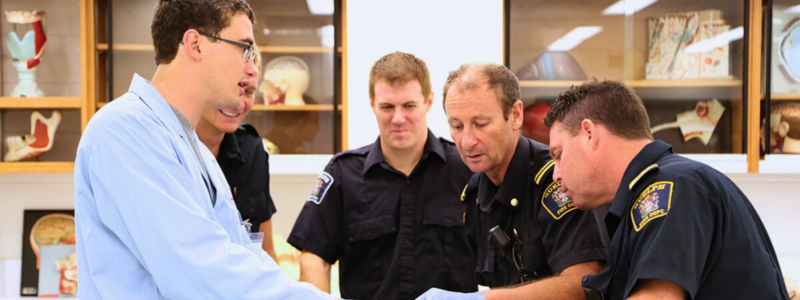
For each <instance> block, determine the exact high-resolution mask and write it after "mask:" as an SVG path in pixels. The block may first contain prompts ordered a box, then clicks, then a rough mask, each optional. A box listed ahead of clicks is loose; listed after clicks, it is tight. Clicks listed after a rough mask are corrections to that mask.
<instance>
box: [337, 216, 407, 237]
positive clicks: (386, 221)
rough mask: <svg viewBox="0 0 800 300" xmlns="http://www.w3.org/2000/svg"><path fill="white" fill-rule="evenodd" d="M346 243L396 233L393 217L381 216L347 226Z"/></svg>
mask: <svg viewBox="0 0 800 300" xmlns="http://www.w3.org/2000/svg"><path fill="white" fill-rule="evenodd" d="M347 232H348V236H347V241H348V242H358V241H368V240H374V239H376V238H378V237H380V236H382V235H385V234H389V233H395V232H397V225H396V224H395V222H394V216H383V217H377V218H372V219H369V220H364V221H361V222H358V223H354V224H350V225H347Z"/></svg>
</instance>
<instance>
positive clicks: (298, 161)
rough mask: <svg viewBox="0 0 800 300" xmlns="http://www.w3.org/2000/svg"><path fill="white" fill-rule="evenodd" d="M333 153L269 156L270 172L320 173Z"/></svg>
mask: <svg viewBox="0 0 800 300" xmlns="http://www.w3.org/2000/svg"><path fill="white" fill-rule="evenodd" d="M331 158H333V155H329V154H326V155H290V154H276V155H270V156H269V173H270V174H319V173H322V171H323V170H325V166H326V165H328V162H329V161H330V160H331Z"/></svg>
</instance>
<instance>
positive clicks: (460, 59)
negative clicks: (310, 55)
mask: <svg viewBox="0 0 800 300" xmlns="http://www.w3.org/2000/svg"><path fill="white" fill-rule="evenodd" d="M502 32H503V1H502V0H446V1H444V0H437V1H428V0H406V1H375V0H348V1H347V51H348V53H347V58H348V63H347V73H348V74H347V89H348V99H347V101H348V109H349V112H348V119H349V120H348V124H349V125H348V126H349V127H348V128H349V129H348V139H349V141H348V147H349V148H350V149H354V148H358V147H361V146H364V145H367V144H370V143H372V142H374V141H375V139H376V138H377V137H378V125H377V123H376V121H375V115H374V114H373V113H372V110H371V109H370V106H369V71H370V69H371V68H372V65H373V64H374V63H375V61H377V60H378V59H379V58H381V57H382V56H384V55H386V54H389V53H392V52H395V51H402V52H408V53H411V54H414V55H415V56H417V57H419V58H420V59H422V60H424V61H425V63H426V64H427V65H428V70H429V71H430V74H431V87H432V90H433V92H434V101H433V107H432V108H431V111H430V113H428V127H429V128H431V130H432V131H433V133H434V134H436V135H437V136H440V137H445V138H447V139H450V131H449V129H448V126H447V121H446V119H445V116H444V110H443V109H442V88H443V87H444V82H445V80H446V79H447V74H448V73H449V72H450V71H452V70H455V69H457V68H458V67H459V66H461V65H462V64H464V63H469V62H494V63H500V64H502V63H503V35H502Z"/></svg>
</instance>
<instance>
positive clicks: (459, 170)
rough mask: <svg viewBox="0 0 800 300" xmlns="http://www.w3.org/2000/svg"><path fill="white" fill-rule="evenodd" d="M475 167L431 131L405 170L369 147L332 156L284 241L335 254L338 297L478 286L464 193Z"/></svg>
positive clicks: (331, 258) (330, 258) (330, 257)
mask: <svg viewBox="0 0 800 300" xmlns="http://www.w3.org/2000/svg"><path fill="white" fill-rule="evenodd" d="M471 175H472V172H471V171H470V170H469V168H467V166H466V165H464V163H463V161H462V160H461V157H460V156H459V155H458V150H457V149H456V147H455V145H454V144H453V143H451V142H448V141H445V140H441V139H437V138H436V137H435V136H434V135H433V133H431V132H430V131H428V138H427V141H426V143H425V148H424V150H423V154H422V158H421V159H420V161H419V163H417V166H416V167H415V168H414V170H413V171H412V172H411V175H410V176H406V175H404V174H403V173H401V172H399V171H397V170H395V169H394V168H392V167H391V166H390V165H389V164H388V163H387V162H386V159H385V158H384V156H383V153H382V152H381V146H380V139H378V140H377V141H376V142H375V143H373V144H372V145H369V146H366V147H362V148H359V149H355V150H350V151H345V152H342V153H340V154H337V155H336V156H334V158H333V159H331V161H330V163H329V164H328V166H327V167H326V168H325V172H323V173H322V174H321V175H320V178H319V180H317V185H316V186H315V187H314V188H313V190H312V192H311V195H310V196H309V198H308V201H307V202H306V204H305V206H304V207H303V210H302V211H301V212H300V216H299V217H298V218H297V222H296V223H295V225H294V228H293V229H292V233H291V235H290V236H289V239H288V242H289V243H290V244H292V245H293V246H295V247H297V248H298V249H301V250H305V251H309V252H312V253H314V254H316V255H318V256H319V257H321V258H322V259H324V260H325V261H327V262H328V263H331V264H332V263H334V262H336V261H337V260H339V263H340V264H339V282H340V290H341V293H342V298H348V299H382V300H386V299H415V298H416V297H417V296H419V295H421V294H422V293H424V292H425V291H427V290H428V289H430V288H431V287H438V288H441V289H445V290H451V291H460V292H472V291H477V284H476V283H475V278H474V276H473V273H472V270H473V269H474V264H473V256H474V253H473V251H472V249H473V248H471V247H470V244H469V242H468V240H467V235H466V232H465V231H464V221H463V220H464V213H465V209H466V208H465V205H464V203H463V202H462V201H461V198H460V196H461V191H462V188H463V187H464V185H465V184H466V183H467V181H468V180H469V178H470V176H471Z"/></svg>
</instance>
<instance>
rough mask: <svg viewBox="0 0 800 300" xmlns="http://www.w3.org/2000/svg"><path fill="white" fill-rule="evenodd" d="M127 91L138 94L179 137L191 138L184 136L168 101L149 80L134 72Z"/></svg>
mask: <svg viewBox="0 0 800 300" xmlns="http://www.w3.org/2000/svg"><path fill="white" fill-rule="evenodd" d="M128 91H129V92H131V93H133V94H135V95H137V96H139V99H142V101H144V103H145V105H147V107H149V108H150V109H151V110H153V112H154V113H155V114H156V117H158V119H159V120H161V122H163V123H164V124H165V125H167V126H168V127H170V128H171V129H172V130H173V131H174V132H175V133H176V134H178V135H179V136H180V137H182V138H191V137H186V133H185V132H184V131H183V126H181V122H180V120H178V116H176V115H175V113H173V112H172V109H171V108H170V107H169V103H167V100H166V99H164V97H163V96H161V93H159V92H158V90H157V89H156V88H155V87H153V86H152V85H150V81H147V79H144V78H142V76H139V74H135V73H134V74H133V79H132V80H131V86H130V88H128Z"/></svg>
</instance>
